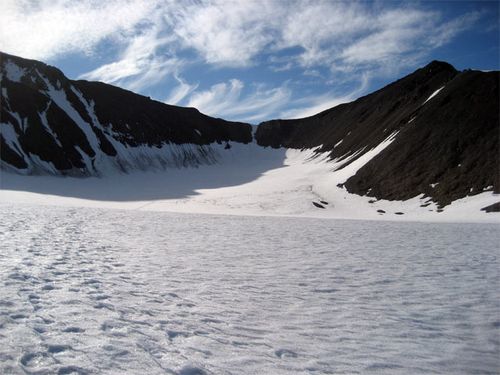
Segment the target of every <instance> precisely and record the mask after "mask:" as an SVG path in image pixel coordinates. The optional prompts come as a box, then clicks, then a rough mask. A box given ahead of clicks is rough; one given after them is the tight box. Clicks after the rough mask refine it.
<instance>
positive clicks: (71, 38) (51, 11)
mask: <svg viewBox="0 0 500 375" xmlns="http://www.w3.org/2000/svg"><path fill="white" fill-rule="evenodd" d="M157 5H158V4H157V2H156V1H154V0H151V1H140V0H109V1H105V2H102V1H95V0H92V1H74V0H58V1H53V0H39V1H30V0H2V1H1V2H0V14H2V22H1V23H0V45H1V49H2V50H3V51H5V52H9V53H12V54H17V55H20V56H24V57H28V58H34V59H42V60H47V59H51V58H54V57H57V56H61V55H64V54H66V53H72V52H81V53H86V54H92V53H93V51H94V48H95V47H96V46H97V44H99V43H100V42H101V41H102V40H104V39H106V38H113V39H115V41H118V40H119V39H120V38H122V39H127V38H128V37H129V36H130V35H132V34H133V32H134V30H135V29H136V27H138V26H140V24H143V23H145V22H147V20H148V19H149V18H150V17H151V15H152V14H153V13H154V11H155V9H156V8H157Z"/></svg>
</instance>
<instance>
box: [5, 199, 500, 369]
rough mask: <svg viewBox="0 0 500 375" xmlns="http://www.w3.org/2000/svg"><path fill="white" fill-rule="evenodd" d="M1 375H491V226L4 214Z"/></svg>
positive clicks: (494, 330)
mask: <svg viewBox="0 0 500 375" xmlns="http://www.w3.org/2000/svg"><path fill="white" fill-rule="evenodd" d="M0 214H1V217H2V218H3V219H2V220H1V221H0V243H1V244H2V252H1V256H0V283H1V287H0V373H2V374H70V373H74V374H90V373H96V374H141V375H142V374H153V375H154V374H183V375H186V374H278V375H279V374H326V373H335V374H343V373H346V374H352V373H363V374H367V373H376V374H429V373H441V374H472V373H475V374H479V373H481V374H493V373H497V372H498V369H499V366H500V356H499V350H500V348H499V340H498V337H499V334H500V320H499V312H500V293H499V291H500V280H499V276H500V273H499V272H498V269H499V266H500V264H499V262H498V259H499V257H498V241H499V240H500V237H499V231H498V226H497V225H492V224H481V225H478V224H434V223H433V224H430V223H397V222H375V221H366V222H365V221H358V222H356V221H345V220H318V219H305V218H277V217H274V218H273V217H248V216H240V217H234V216H233V217H231V216H224V215H223V216H218V215H197V214H175V213H164V212H141V211H130V210H128V211H127V210H111V209H93V208H78V209H75V208H68V207H48V206H45V207H42V206H36V205H31V204H29V205H22V204H0Z"/></svg>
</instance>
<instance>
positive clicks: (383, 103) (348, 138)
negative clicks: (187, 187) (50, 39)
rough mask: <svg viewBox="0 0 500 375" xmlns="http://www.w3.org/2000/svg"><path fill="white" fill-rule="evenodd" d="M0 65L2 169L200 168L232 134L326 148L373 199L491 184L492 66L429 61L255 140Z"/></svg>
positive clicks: (51, 73)
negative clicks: (465, 68) (465, 66)
mask: <svg viewBox="0 0 500 375" xmlns="http://www.w3.org/2000/svg"><path fill="white" fill-rule="evenodd" d="M0 72H1V105H0V107H1V111H0V130H1V137H0V142H1V143H0V154H1V161H0V167H1V168H2V169H3V170H9V171H14V172H16V173H20V174H53V175H73V176H92V175H103V174H107V172H110V171H123V172H129V171H132V170H147V171H149V170H156V169H165V168H170V167H187V166H198V165H201V164H213V163H217V161H218V160H221V157H222V155H221V152H224V148H225V147H230V144H229V143H230V142H231V143H232V142H239V143H250V142H253V141H255V142H256V143H257V144H258V145H259V146H262V147H273V148H293V149H315V151H316V154H318V155H319V154H321V155H322V156H323V157H324V156H325V155H328V157H329V159H330V160H331V161H332V163H331V165H332V167H331V168H332V169H334V170H336V171H342V170H344V168H346V167H347V166H350V167H349V168H350V169H351V170H353V171H354V172H353V173H352V174H351V175H348V176H347V174H345V175H346V177H345V178H344V179H343V180H341V181H340V183H338V185H339V186H340V187H341V188H343V189H346V190H347V191H348V192H351V193H355V194H358V195H367V196H370V197H373V198H375V199H386V200H406V199H409V198H412V197H415V196H417V195H421V194H424V196H426V197H429V198H430V199H432V200H433V201H434V202H437V203H438V204H439V205H440V206H446V205H448V204H449V203H451V202H452V201H455V200H457V199H460V198H463V197H466V196H468V195H475V194H478V193H481V192H484V191H495V192H497V193H498V192H500V181H499V174H500V170H499V165H500V161H499V158H500V151H499V136H500V125H499V111H500V110H499V81H500V73H499V72H487V73H485V72H479V71H463V72H459V71H457V70H456V69H455V68H453V67H452V66H451V65H449V64H447V63H444V62H438V61H433V62H431V63H430V64H429V65H427V66H426V67H424V68H422V69H418V70H417V71H415V72H414V73H412V74H410V75H408V76H406V77H404V78H402V79H400V80H398V81H396V82H394V83H392V84H390V85H388V86H386V87H384V88H382V89H380V90H378V91H376V92H374V93H372V94H369V95H367V96H364V97H362V98H359V99H358V100H356V101H354V102H352V103H346V104H342V105H339V106H336V107H334V108H331V109H329V110H326V111H324V112H321V113H319V114H317V115H315V116H311V117H308V118H303V119H296V120H272V121H267V122H264V123H262V124H260V125H259V126H258V128H257V130H256V133H255V136H254V137H253V136H252V127H251V126H250V125H248V124H243V123H236V122H228V121H225V120H222V119H215V118H212V117H208V116H206V115H204V114H202V113H200V112H199V111H198V110H196V109H194V108H182V107H176V106H171V105H167V104H164V103H160V102H157V101H154V100H151V99H149V98H147V97H144V96H142V95H138V94H135V93H132V92H130V91H126V90H123V89H120V88H117V87H114V86H111V85H107V84H104V83H99V82H88V81H72V80H69V79H67V78H66V77H65V76H64V74H63V73H62V72H61V71H59V70H58V69H56V68H54V67H51V66H48V65H46V64H44V63H41V62H38V61H34V60H26V59H22V58H20V57H16V56H12V55H8V54H3V53H0ZM253 138H255V139H253ZM254 150H256V151H255V152H259V150H262V148H259V147H256V148H254ZM256 160H258V158H257V159H256ZM337 175H342V174H337ZM336 184H337V182H336V183H335V184H334V185H336ZM333 188H335V189H338V186H332V189H333ZM424 204H425V203H424Z"/></svg>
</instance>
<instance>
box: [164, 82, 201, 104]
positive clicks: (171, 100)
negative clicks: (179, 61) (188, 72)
mask: <svg viewBox="0 0 500 375" xmlns="http://www.w3.org/2000/svg"><path fill="white" fill-rule="evenodd" d="M174 78H175V79H176V81H177V82H178V83H179V85H178V86H177V87H176V88H174V89H173V90H172V91H171V92H170V95H169V96H168V98H167V99H165V103H167V104H171V105H176V104H179V103H180V102H181V101H182V100H183V99H184V98H185V97H187V96H188V95H189V94H191V93H192V92H193V91H194V90H196V89H197V88H198V84H195V85H190V84H189V83H187V82H186V81H184V80H183V79H182V78H180V77H178V76H175V77H174Z"/></svg>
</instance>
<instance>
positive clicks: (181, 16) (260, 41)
mask: <svg viewBox="0 0 500 375" xmlns="http://www.w3.org/2000/svg"><path fill="white" fill-rule="evenodd" d="M278 5H279V4H278V3H274V2H269V1H213V2H201V3H194V4H191V5H188V6H187V7H185V8H180V9H177V10H175V11H174V12H171V13H167V14H166V17H165V19H166V21H167V23H168V24H170V26H171V28H172V31H173V32H174V33H175V34H176V35H177V36H178V37H179V39H180V41H181V43H182V44H183V45H184V46H186V47H190V48H194V49H195V50H197V51H198V52H199V53H200V54H201V55H202V56H203V58H204V59H205V61H206V62H208V63H211V64H217V65H221V66H245V65H248V64H250V63H251V60H252V59H253V58H254V57H255V56H256V55H257V54H258V53H259V52H261V51H262V50H263V49H264V48H265V47H266V46H267V45H268V44H270V43H271V42H272V41H273V39H274V35H273V34H274V32H275V30H274V29H275V28H276V23H277V22H276V21H273V18H276V19H278V18H279V16H280V13H281V12H279V11H278V9H279V8H280V7H279V6H278Z"/></svg>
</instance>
